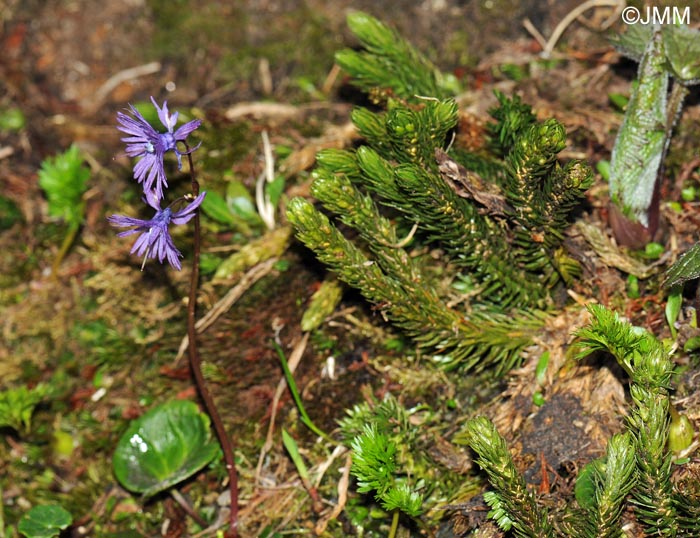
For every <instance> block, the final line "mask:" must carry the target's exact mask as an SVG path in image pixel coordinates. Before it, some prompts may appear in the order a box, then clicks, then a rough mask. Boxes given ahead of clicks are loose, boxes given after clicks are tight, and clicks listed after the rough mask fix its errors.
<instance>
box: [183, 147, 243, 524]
mask: <svg viewBox="0 0 700 538" xmlns="http://www.w3.org/2000/svg"><path fill="white" fill-rule="evenodd" d="M185 147H186V148H187V150H188V152H187V158H188V159H189V163H190V175H191V177H192V193H193V194H194V196H197V195H198V194H199V183H198V182H197V179H196V175H195V171H194V165H193V163H192V153H191V152H190V151H189V147H188V146H187V143H186V142H185ZM200 250H201V234H200V224H199V211H197V212H196V213H195V216H194V256H193V261H192V275H191V277H190V295H189V300H188V302H187V336H188V338H189V346H188V351H189V358H190V368H191V369H192V375H193V376H194V380H195V385H196V386H197V391H198V392H199V395H200V396H201V398H202V401H203V402H204V407H205V408H206V411H207V414H208V415H209V418H211V421H212V424H213V425H214V430H215V431H216V436H217V437H218V438H219V443H221V450H222V451H223V453H224V462H225V464H226V471H227V473H228V478H229V491H230V492H231V507H230V510H231V512H230V517H229V522H230V526H229V529H228V531H227V532H226V534H225V536H226V538H237V537H238V471H237V470H236V462H235V460H234V456H233V442H232V441H231V438H230V437H229V436H228V435H227V433H226V428H225V427H224V424H223V422H222V421H221V417H220V416H219V411H218V410H217V408H216V404H215V403H214V399H213V398H212V397H211V394H210V393H209V390H208V389H207V386H206V382H205V380H204V376H203V375H202V359H201V357H200V356H199V351H198V349H197V331H196V329H195V321H196V320H195V309H196V303H197V290H198V287H199V255H200Z"/></svg>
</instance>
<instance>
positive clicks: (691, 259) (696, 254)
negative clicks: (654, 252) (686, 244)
mask: <svg viewBox="0 0 700 538" xmlns="http://www.w3.org/2000/svg"><path fill="white" fill-rule="evenodd" d="M699 276H700V243H695V244H694V245H693V246H692V247H690V249H689V250H688V251H687V252H685V253H684V254H683V255H682V256H681V257H680V258H678V260H676V263H674V264H673V265H672V266H671V267H670V268H669V270H668V271H666V280H665V281H664V286H665V287H666V288H672V287H674V286H678V285H679V284H683V283H684V282H687V281H688V280H693V279H695V278H698V277H699Z"/></svg>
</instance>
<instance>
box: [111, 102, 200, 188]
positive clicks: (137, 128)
mask: <svg viewBox="0 0 700 538" xmlns="http://www.w3.org/2000/svg"><path fill="white" fill-rule="evenodd" d="M151 102H152V103H153V106H154V107H156V110H157V111H158V118H159V119H160V122H161V123H162V124H163V125H164V126H165V127H166V128H167V132H165V133H159V132H158V131H156V130H155V129H154V128H153V127H151V125H150V124H149V123H148V122H147V121H146V120H145V118H144V117H143V116H142V115H141V114H140V113H139V111H138V110H136V108H134V106H133V105H129V108H130V109H131V114H132V115H133V117H131V116H129V115H127V114H124V113H123V112H117V121H118V122H119V124H120V125H119V126H117V129H119V130H120V131H122V132H123V133H126V134H128V135H129V136H127V137H125V138H122V141H123V142H126V154H127V155H128V156H129V157H141V159H140V160H139V161H138V162H137V163H136V165H135V166H134V178H135V179H136V181H138V182H139V183H142V184H143V189H144V192H149V191H151V190H155V196H156V198H158V200H162V199H163V189H164V188H166V187H167V186H168V181H167V179H166V177H165V169H164V168H163V157H164V155H165V154H166V153H167V152H168V151H173V152H175V155H177V166H178V170H179V169H180V168H181V167H182V156H183V155H187V154H188V153H191V152H193V151H194V150H196V149H197V148H198V147H199V144H197V145H196V146H195V147H194V148H192V149H190V150H189V151H184V152H183V151H180V150H179V149H178V148H177V143H178V142H184V141H185V140H186V139H187V137H188V136H189V134H190V133H191V132H192V131H194V130H195V129H196V128H197V127H199V126H200V124H201V123H202V121H201V120H192V121H189V122H187V123H185V124H184V125H181V126H180V127H179V128H178V129H177V130H176V131H173V129H174V128H175V124H176V123H177V117H178V113H177V112H175V113H174V114H172V115H169V114H168V102H167V101H164V102H163V107H162V108H160V107H159V106H158V105H157V104H156V101H155V99H153V97H151Z"/></svg>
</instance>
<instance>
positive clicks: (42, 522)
mask: <svg viewBox="0 0 700 538" xmlns="http://www.w3.org/2000/svg"><path fill="white" fill-rule="evenodd" d="M72 522H73V516H71V514H70V512H68V511H67V510H65V509H64V508H63V507H61V506H59V505H57V504H47V505H41V506H35V507H34V508H32V509H31V510H29V512H27V513H26V514H24V515H23V516H22V519H20V520H19V523H18V524H17V530H19V532H21V533H22V534H24V535H25V536H26V537H27V538H52V537H53V536H58V535H59V534H60V533H61V531H62V530H63V529H65V528H67V527H68V526H69V525H70V524H71V523H72Z"/></svg>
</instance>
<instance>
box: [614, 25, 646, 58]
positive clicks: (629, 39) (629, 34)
mask: <svg viewBox="0 0 700 538" xmlns="http://www.w3.org/2000/svg"><path fill="white" fill-rule="evenodd" d="M652 32H653V27H652V26H651V25H649V24H630V25H627V31H626V32H625V33H624V34H616V35H613V36H612V37H611V38H610V42H611V43H612V44H613V46H614V47H615V48H616V49H617V50H618V51H619V52H620V53H621V54H624V55H625V56H627V57H628V58H632V59H633V60H635V61H637V62H638V61H640V60H641V59H642V56H644V51H645V50H646V48H647V43H649V40H650V39H651V36H652Z"/></svg>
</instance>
